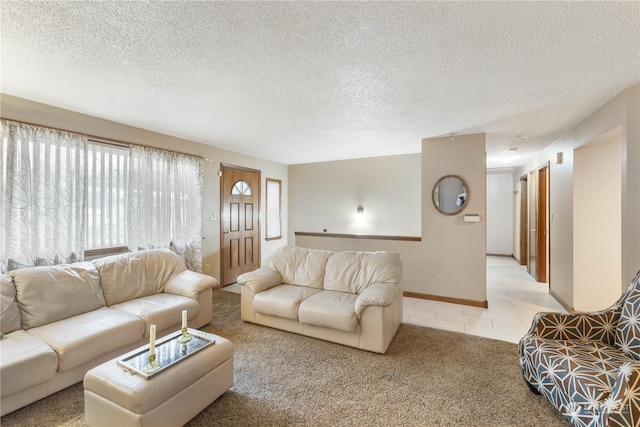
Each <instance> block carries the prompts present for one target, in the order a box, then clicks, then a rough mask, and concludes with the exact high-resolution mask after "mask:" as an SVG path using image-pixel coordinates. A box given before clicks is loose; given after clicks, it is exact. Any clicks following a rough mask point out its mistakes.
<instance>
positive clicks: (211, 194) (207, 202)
mask: <svg viewBox="0 0 640 427" xmlns="http://www.w3.org/2000/svg"><path fill="white" fill-rule="evenodd" d="M0 111H1V115H2V117H3V118H5V119H9V120H16V121H22V122H26V123H31V124H37V125H40V126H45V127H51V128H56V129H64V130H68V131H73V132H78V133H84V134H88V135H91V136H94V137H100V138H104V139H109V140H115V141H120V142H125V143H131V144H141V145H146V146H151V147H156V148H161V149H166V150H175V151H180V152H183V153H187V154H193V155H199V156H202V157H205V158H207V159H210V160H211V161H205V165H204V166H205V170H204V194H203V211H204V212H203V214H202V217H203V224H202V225H203V237H204V238H205V239H204V240H203V242H202V255H203V261H202V265H203V267H205V266H206V265H207V264H209V271H205V272H204V273H205V274H209V275H212V276H214V277H218V278H219V277H220V222H219V220H218V221H210V220H209V216H210V214H212V213H213V214H216V215H218V217H219V214H220V181H219V177H218V170H220V163H221V162H224V163H230V164H234V165H238V166H244V167H248V168H253V169H259V170H261V171H262V183H261V185H262V194H261V201H260V219H261V224H262V227H261V233H262V238H261V241H262V250H261V255H262V259H264V258H265V256H267V255H268V254H270V253H271V252H273V251H274V250H275V249H277V248H278V247H280V246H282V245H285V244H287V242H286V238H283V239H280V240H272V241H265V240H264V233H265V227H264V206H265V193H266V192H265V191H264V188H265V187H264V186H265V179H266V178H274V179H280V180H282V227H283V230H282V231H283V234H284V235H285V236H286V235H287V223H288V211H287V205H288V199H287V197H288V193H287V186H288V177H287V166H286V165H282V164H279V163H275V162H270V161H267V160H262V159H258V158H255V157H251V156H246V155H244V154H239V153H235V152H233V151H228V150H223V149H220V148H216V147H212V146H210V145H205V144H203V143H198V142H194V141H189V140H185V139H182V138H178V137H174V136H170V135H164V134H160V133H156V132H151V131H147V130H144V129H140V128H135V127H132V126H127V125H126V124H122V123H116V122H112V121H109V120H104V119H100V118H97V117H93V116H88V115H85V114H80V113H76V112H73V111H69V110H65V109H62V108H57V107H52V106H49V105H45V104H41V103H37V102H32V101H29V100H26V99H22V98H17V97H14V96H10V95H5V94H2V95H1V96H0ZM158 120H161V118H158ZM207 142H209V141H207ZM213 142H215V141H213Z"/></svg>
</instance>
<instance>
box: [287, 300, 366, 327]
mask: <svg viewBox="0 0 640 427" xmlns="http://www.w3.org/2000/svg"><path fill="white" fill-rule="evenodd" d="M357 298H358V295H355V294H352V293H347V292H335V291H320V292H318V293H316V294H314V295H311V296H310V297H309V298H307V299H305V300H304V301H302V303H301V304H300V310H298V316H299V318H300V323H303V324H307V325H314V326H322V327H325V328H331V329H338V330H340V331H345V332H353V331H355V330H356V328H357V327H358V318H357V317H356V312H355V310H354V306H355V302H356V299H357Z"/></svg>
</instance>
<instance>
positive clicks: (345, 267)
mask: <svg viewBox="0 0 640 427" xmlns="http://www.w3.org/2000/svg"><path fill="white" fill-rule="evenodd" d="M401 280H402V264H401V262H400V255H398V254H396V253H393V252H335V253H334V254H332V255H331V257H329V260H328V261H327V267H326V272H325V277H324V289H326V290H331V291H339V292H351V293H354V294H356V293H358V294H359V293H360V292H362V291H363V290H365V289H366V288H368V287H369V286H371V285H372V284H373V283H389V284H394V285H400V283H401Z"/></svg>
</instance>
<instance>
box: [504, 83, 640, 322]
mask: <svg viewBox="0 0 640 427" xmlns="http://www.w3.org/2000/svg"><path fill="white" fill-rule="evenodd" d="M617 126H620V128H621V144H622V159H621V171H622V192H621V193H622V211H621V235H622V266H621V277H622V279H621V283H617V284H615V283H613V282H612V285H613V286H616V285H617V286H619V289H620V292H621V291H622V289H624V288H625V287H626V286H627V285H628V284H629V282H630V281H631V279H633V277H634V275H635V274H636V273H637V271H638V270H640V85H634V86H632V87H630V88H628V89H626V90H624V91H623V92H621V93H620V94H619V95H617V96H616V97H615V98H613V99H612V100H611V101H609V102H608V103H607V104H605V105H604V106H602V107H601V108H599V109H598V110H596V111H595V112H594V113H593V114H592V115H591V116H589V117H587V118H586V119H585V120H584V121H582V122H581V123H580V124H578V125H577V126H576V127H575V128H573V129H572V130H571V131H569V132H567V133H566V134H565V135H563V136H562V137H560V138H558V140H556V141H555V142H554V143H552V144H551V145H549V146H548V147H547V148H546V149H544V150H543V151H542V152H540V153H539V154H538V155H537V156H535V158H534V159H533V160H532V161H531V162H529V163H528V164H527V165H525V166H523V167H522V168H521V169H520V170H518V171H517V172H516V173H515V175H514V181H515V180H517V179H519V177H520V176H522V175H524V174H526V173H528V172H529V171H531V170H533V169H535V168H537V167H538V166H540V165H542V164H545V163H547V162H550V170H549V174H550V176H549V198H550V199H549V209H550V215H552V216H553V221H551V223H550V266H549V268H550V271H549V274H550V276H549V286H550V292H551V293H552V294H553V295H554V296H555V297H556V298H557V299H558V300H559V301H560V302H561V303H562V304H563V305H565V306H566V307H568V308H574V309H576V310H581V309H582V308H581V307H579V306H576V305H575V300H574V297H575V295H574V270H575V269H579V268H582V267H583V265H574V260H573V252H574V235H573V218H574V211H573V162H574V159H573V154H574V150H575V149H576V148H578V147H580V146H582V145H584V144H585V143H587V142H589V141H592V140H594V139H596V138H598V137H600V136H602V135H604V134H605V133H606V132H608V131H610V130H611V129H614V128H615V127H617ZM558 152H561V153H563V162H562V164H556V163H555V159H556V153H558ZM576 214H577V213H576ZM603 305H604V304H603ZM602 308H604V306H603V307H602Z"/></svg>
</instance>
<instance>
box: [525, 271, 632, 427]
mask: <svg viewBox="0 0 640 427" xmlns="http://www.w3.org/2000/svg"><path fill="white" fill-rule="evenodd" d="M634 310H635V313H634ZM623 312H624V314H623ZM519 355H520V368H521V369H522V374H523V376H524V379H525V381H527V383H529V384H530V386H531V387H532V388H534V389H536V390H538V391H539V392H540V393H541V394H542V395H544V396H545V397H546V398H547V399H548V400H549V401H550V402H551V404H552V405H553V406H554V407H555V408H556V409H558V410H559V411H560V412H561V413H562V414H563V415H564V416H565V417H566V418H567V419H568V420H569V421H570V422H571V423H572V424H573V425H575V426H580V427H597V426H640V361H639V360H640V272H639V273H638V274H637V275H636V277H635V278H634V279H633V281H632V282H631V284H630V285H629V286H628V287H627V289H626V290H625V291H624V292H623V294H622V296H621V297H620V298H619V299H618V301H616V302H615V303H614V304H613V305H612V306H611V307H609V308H608V309H606V310H602V311H598V312H592V313H580V314H577V313H571V314H563V313H538V314H536V315H535V316H534V319H533V322H532V324H531V328H530V329H529V332H527V334H526V335H525V336H524V337H522V339H521V340H520V343H519Z"/></svg>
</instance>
